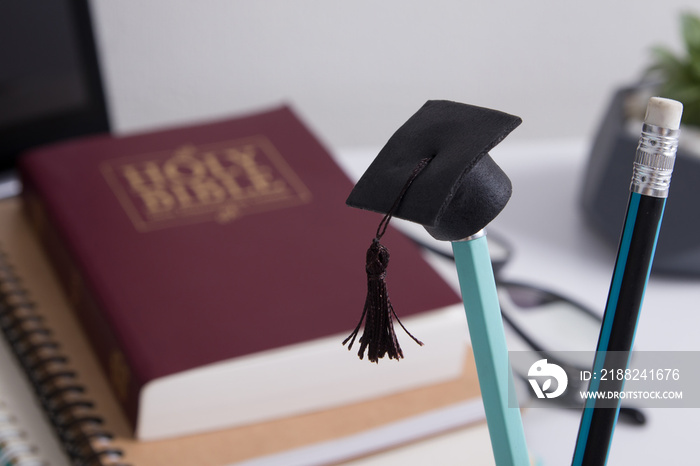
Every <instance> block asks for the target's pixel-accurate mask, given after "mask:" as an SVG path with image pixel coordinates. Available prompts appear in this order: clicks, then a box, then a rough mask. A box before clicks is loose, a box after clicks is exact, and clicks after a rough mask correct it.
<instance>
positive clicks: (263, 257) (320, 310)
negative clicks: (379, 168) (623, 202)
mask: <svg viewBox="0 0 700 466" xmlns="http://www.w3.org/2000/svg"><path fill="white" fill-rule="evenodd" d="M20 174H21V177H22V183H23V189H24V191H23V197H24V201H25V202H24V203H25V205H26V211H27V213H28V215H29V218H30V219H31V222H32V225H33V226H34V228H35V230H36V231H37V233H38V235H39V237H40V238H41V241H42V244H43V245H44V247H45V249H46V251H47V253H48V255H49V256H50V257H51V259H52V262H53V264H54V267H55V270H56V271H57V275H58V277H59V278H60V280H61V283H62V285H63V287H64V290H65V292H66V294H67V296H68V297H69V299H70V302H71V303H72V308H73V310H74V312H75V314H76V316H77V318H78V320H79V321H80V323H81V325H82V326H83V328H84V330H85V332H86V334H87V336H88V338H89V341H90V343H91V346H92V349H93V350H94V352H95V355H96V356H97V358H98V361H99V363H100V365H101V367H102V369H103V371H104V372H105V374H106V376H107V378H108V379H109V381H110V385H111V388H112V390H113V392H114V394H115V395H116V398H117V399H118V400H119V402H120V404H121V406H122V407H123V409H124V411H125V414H126V417H127V418H128V419H129V421H130V423H131V426H132V428H133V429H134V433H135V436H136V438H137V439H140V440H154V439H164V438H171V437H176V436H182V435H188V434H193V433H199V432H205V431H212V430H216V429H223V428H227V427H232V426H242V425H248V424H251V423H256V422H264V421H269V420H271V419H279V418H283V417H286V416H294V415H299V414H302V413H308V412H314V411H319V410H323V409H328V408H331V407H337V406H341V405H344V404H349V403H354V402H358V401H362V400H368V399H371V398H375V397H379V396H382V395H387V394H391V393H396V392H400V391H402V390H408V389H411V388H416V387H419V386H426V385H429V384H434V383H437V382H440V381H446V380H451V379H455V378H457V377H459V375H460V373H461V372H462V369H463V367H464V361H465V359H464V358H465V353H466V350H467V346H468V344H467V340H466V339H467V331H466V324H465V323H464V316H463V310H462V309H461V301H460V299H459V296H458V295H457V294H456V293H455V292H454V291H453V289H452V288H450V287H449V286H448V285H447V284H446V283H445V282H444V281H443V280H442V278H441V277H440V276H439V275H438V274H437V273H436V272H435V271H434V270H433V269H432V268H431V267H430V266H429V265H428V264H427V263H426V262H425V260H424V259H423V257H422V256H421V251H420V250H419V249H418V248H417V247H416V246H415V245H414V244H413V243H412V242H411V241H410V240H409V239H407V238H406V237H404V236H402V235H401V234H399V233H398V232H397V231H391V232H390V233H389V234H387V235H386V236H385V240H386V242H387V243H388V246H389V248H390V250H391V252H392V258H391V263H390V264H389V268H388V272H387V275H388V276H387V283H388V289H389V293H390V296H391V301H392V303H393V306H394V308H395V309H396V312H397V313H398V314H399V316H400V317H401V318H402V322H403V323H404V325H406V327H407V328H409V330H410V331H411V333H413V334H414V335H416V336H417V337H418V338H420V339H421V340H422V341H423V342H424V343H425V346H424V347H418V346H417V345H414V344H413V342H412V341H410V339H404V340H403V341H404V343H403V345H402V346H403V349H404V353H405V359H402V360H401V361H398V362H397V361H389V360H381V361H380V362H379V364H378V365H376V364H370V363H369V362H367V361H360V360H359V359H358V358H357V356H356V355H355V352H354V351H352V352H348V351H347V349H346V348H345V347H343V346H342V345H341V342H342V340H343V339H344V338H345V336H347V335H348V334H349V333H350V331H351V330H352V329H353V328H354V326H355V324H356V323H357V320H358V319H359V316H360V314H361V311H362V308H363V304H364V299H365V295H366V275H365V271H364V255H365V251H366V249H367V246H368V245H369V242H370V241H371V238H369V237H368V232H372V231H373V230H374V229H375V228H376V225H377V224H378V222H379V220H380V219H379V218H378V216H377V215H376V214H372V213H368V212H362V211H358V210H357V209H350V208H348V207H346V206H345V204H344V202H345V198H346V197H347V194H348V193H349V192H350V190H351V189H352V183H351V181H350V180H349V179H348V178H347V177H346V176H345V174H344V173H343V172H342V170H341V169H340V168H339V167H338V165H336V163H335V161H334V160H333V158H332V157H331V156H330V155H329V153H328V151H327V150H326V149H325V148H324V147H323V145H322V144H321V143H320V142H319V141H318V140H317V139H316V137H315V136H314V135H313V134H312V133H311V132H310V131H309V130H308V129H307V128H306V127H305V125H304V124H303V123H302V122H301V121H300V120H299V118H297V117H296V116H295V114H294V113H293V112H292V110H291V109H290V108H288V107H280V108H277V109H273V110H269V111H265V112H261V113H258V114H254V115H248V116H245V117H240V118H232V119H227V120H224V121H218V122H213V123H206V124H199V125H193V126H187V127H180V128H175V129H168V130H161V131H157V132H150V133H145V134H140V135H132V136H128V137H113V136H109V135H102V136H94V137H89V138H85V139H79V140H74V141H69V142H63V143H59V144H56V145H52V146H47V147H43V148H39V149H36V150H34V151H32V152H30V153H28V154H26V155H25V156H24V157H22V159H21V162H20ZM370 236H371V235H370ZM403 337H404V336H402V335H399V338H400V339H402V338H403Z"/></svg>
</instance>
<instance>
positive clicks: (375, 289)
mask: <svg viewBox="0 0 700 466" xmlns="http://www.w3.org/2000/svg"><path fill="white" fill-rule="evenodd" d="M430 160H431V158H424V159H422V160H421V161H420V162H419V163H418V165H416V167H415V169H414V170H413V173H412V174H411V176H410V178H409V179H408V181H407V182H406V184H405V185H404V187H403V189H402V190H401V193H400V194H399V196H398V197H397V198H396V200H395V201H394V204H393V205H392V206H391V209H389V212H387V214H386V215H385V216H384V218H383V219H382V221H381V222H379V226H378V227H377V234H376V236H375V237H374V239H373V240H372V244H371V245H370V247H369V249H368V250H367V261H366V264H365V270H366V271H367V298H366V299H365V307H364V309H363V311H362V317H360V322H359V323H358V324H357V327H355V330H353V331H352V333H351V334H350V335H349V336H348V337H347V338H346V339H345V340H344V341H343V345H345V344H346V343H348V341H349V342H350V344H349V345H348V350H350V349H352V345H353V343H354V342H355V338H356V337H357V335H358V333H359V332H360V328H361V327H362V322H363V321H364V323H365V328H364V332H363V333H362V336H361V337H360V350H359V351H358V353H357V355H358V356H359V357H360V359H363V357H364V354H365V351H366V352H367V358H368V359H369V360H370V362H379V358H383V357H384V356H385V355H389V358H390V359H401V358H403V351H402V350H401V345H399V341H398V339H397V338H396V332H395V331H394V319H396V322H398V323H399V325H400V326H401V328H402V329H403V330H404V332H406V334H407V335H408V336H410V337H411V338H412V339H413V341H415V342H416V343H418V344H419V345H421V346H423V342H421V341H420V340H418V339H417V338H416V337H414V336H413V335H411V333H410V332H409V331H408V330H406V327H404V325H403V324H402V323H401V320H400V319H399V316H397V315H396V312H395V311H394V307H393V306H392V305H391V300H389V293H388V291H387V288H386V269H387V266H388V265H389V250H388V249H387V248H386V247H385V246H384V245H383V244H381V243H380V242H379V240H380V239H381V238H382V236H384V233H386V229H387V227H388V226H389V221H390V220H391V217H392V216H393V214H394V211H395V210H396V209H397V208H398V206H399V204H400V203H401V200H402V199H403V197H404V195H405V194H406V191H408V188H409V187H410V186H411V183H413V180H414V179H415V178H416V177H417V176H418V174H419V173H420V172H421V171H422V170H423V168H425V166H426V165H427V164H428V162H430Z"/></svg>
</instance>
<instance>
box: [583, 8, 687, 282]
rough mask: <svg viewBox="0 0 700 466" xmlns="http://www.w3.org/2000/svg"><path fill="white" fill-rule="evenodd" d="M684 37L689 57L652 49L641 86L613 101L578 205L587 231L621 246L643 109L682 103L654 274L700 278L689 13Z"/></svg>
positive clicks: (684, 17) (622, 91) (593, 150)
mask: <svg viewBox="0 0 700 466" xmlns="http://www.w3.org/2000/svg"><path fill="white" fill-rule="evenodd" d="M681 29H682V35H683V39H684V43H685V51H684V52H685V54H684V55H681V56H677V55H674V54H673V53H672V52H670V51H669V50H668V49H666V48H665V47H655V48H653V49H652V53H653V59H654V62H653V63H652V65H651V66H650V67H649V68H648V70H647V72H646V73H645V77H644V80H643V81H642V82H641V83H639V84H637V85H634V86H630V87H626V88H622V89H619V90H617V92H615V94H614V95H613V98H612V100H611V102H610V104H609V106H608V109H607V111H606V113H605V116H604V118H603V121H602V123H601V125H600V127H599V129H598V131H597V133H596V134H595V137H594V141H593V145H592V148H591V153H590V156H589V160H588V166H587V169H586V173H585V175H584V180H583V185H582V187H583V190H582V196H581V201H582V207H583V213H584V216H585V218H586V220H587V221H588V222H589V224H590V225H591V226H592V227H593V229H594V230H596V231H598V232H599V233H601V234H602V235H603V237H604V238H606V240H607V241H608V242H609V243H610V244H612V245H613V246H616V245H617V242H618V241H619V237H620V231H621V228H622V222H623V220H624V213H625V209H626V203H627V199H628V197H629V183H630V180H631V176H632V164H633V162H634V156H635V150H636V146H637V143H638V141H639V135H640V131H641V126H642V120H643V119H644V112H645V109H646V103H647V101H648V99H649V97H650V96H652V95H658V96H662V97H668V98H671V99H674V100H678V101H680V102H682V103H683V106H684V110H683V120H682V125H681V138H680V143H679V148H678V154H677V157H676V163H675V168H674V172H673V179H672V182H671V194H670V195H669V198H668V201H667V203H666V212H665V213H664V223H663V226H662V228H661V233H660V237H659V242H658V245H657V249H656V255H655V258H654V271H655V272H666V273H676V274H693V275H700V17H698V16H696V15H694V14H691V13H684V14H683V15H682V16H681Z"/></svg>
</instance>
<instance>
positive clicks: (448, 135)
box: [343, 100, 522, 362]
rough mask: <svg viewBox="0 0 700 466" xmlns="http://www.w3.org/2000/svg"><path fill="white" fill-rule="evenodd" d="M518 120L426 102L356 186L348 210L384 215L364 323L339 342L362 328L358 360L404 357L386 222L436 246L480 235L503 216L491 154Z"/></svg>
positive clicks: (504, 192) (503, 198)
mask: <svg viewBox="0 0 700 466" xmlns="http://www.w3.org/2000/svg"><path fill="white" fill-rule="evenodd" d="M521 122H522V120H520V118H518V117H516V116H513V115H509V114H507V113H503V112H499V111H496V110H491V109H488V108H482V107H475V106H473V105H466V104H461V103H457V102H449V101H444V100H431V101H428V102H427V103H426V104H425V105H423V107H421V109H420V110H418V112H416V114H415V115H413V116H412V117H411V118H409V120H408V121H407V122H406V123H404V124H403V126H401V127H400V128H399V129H398V130H397V131H396V133H394V135H393V136H392V137H391V138H390V139H389V141H388V142H387V143H386V145H385V146H384V148H383V149H382V150H381V151H380V152H379V155H377V157H376V158H375V159H374V162H372V164H371V165H370V166H369V168H368V169H367V171H366V172H365V174H364V175H362V178H360V180H359V181H358V182H357V184H356V185H355V188H354V189H353V190H352V192H351V193H350V196H349V197H348V199H347V204H348V205H349V206H351V207H359V208H361V209H366V210H371V211H375V212H381V213H383V214H385V215H384V218H383V219H382V220H381V222H380V223H379V227H378V228H377V233H376V236H375V238H374V240H373V241H372V244H371V245H370V247H369V249H368V250H367V258H366V260H367V262H366V265H365V269H366V272H367V298H366V299H365V306H364V310H363V312H362V317H361V318H360V322H359V323H358V324H357V327H355V330H353V332H352V333H351V334H350V335H349V336H348V337H347V338H346V339H345V341H343V344H345V343H348V342H349V343H350V344H349V345H348V349H350V348H351V347H352V344H353V342H354V341H355V338H356V337H357V335H358V334H359V331H360V327H361V326H362V324H363V322H364V333H363V334H362V337H360V350H359V351H358V355H359V356H360V359H362V357H363V356H364V354H365V351H366V352H367V355H368V359H369V360H370V361H372V362H378V360H379V358H382V357H384V356H385V355H388V356H389V358H392V359H400V358H402V357H403V352H402V351H401V346H400V345H399V343H398V340H397V338H396V334H395V333H394V326H393V319H394V318H396V320H397V321H398V323H399V324H400V325H401V327H403V324H401V321H400V320H399V319H398V316H397V315H396V313H395V312H394V308H393V306H392V305H391V301H390V300H389V294H388V292H387V289H386V282H385V276H386V268H387V265H388V263H389V251H388V250H387V248H386V247H384V246H383V245H382V244H381V243H380V242H379V240H380V239H381V237H382V236H383V235H384V233H385V232H386V227H387V225H388V224H389V221H390V220H391V218H392V217H399V218H403V219H406V220H410V221H413V222H416V223H420V224H421V225H423V226H424V227H425V228H426V229H427V230H428V232H429V233H430V234H431V235H433V236H434V237H435V238H437V239H440V240H449V241H456V240H460V239H464V238H467V237H469V236H472V235H474V234H475V233H477V232H479V230H481V229H483V228H484V227H485V226H486V225H487V224H488V223H489V222H491V220H493V219H494V218H495V217H496V216H497V215H498V214H499V212H500V211H501V210H503V208H504V207H505V205H506V203H507V202H508V199H510V195H511V191H512V189H511V184H510V180H509V179H508V177H507V176H506V174H505V173H503V171H502V170H501V169H500V168H499V167H498V165H496V163H495V162H494V161H493V160H492V159H491V157H490V156H489V155H488V152H489V151H490V150H491V149H492V148H493V147H494V146H496V144H498V143H499V142H501V141H502V140H503V138H505V137H506V136H507V135H508V134H509V133H510V132H511V131H513V130H514V129H515V128H516V127H517V126H518V125H519V124H520V123H521ZM404 330H406V329H405V327H404ZM407 333H408V331H407ZM408 335H409V336H411V338H413V339H414V340H415V341H416V342H417V343H419V344H421V345H422V343H421V342H420V341H419V340H418V339H416V338H415V337H414V336H413V335H411V334H410V333H409V334H408Z"/></svg>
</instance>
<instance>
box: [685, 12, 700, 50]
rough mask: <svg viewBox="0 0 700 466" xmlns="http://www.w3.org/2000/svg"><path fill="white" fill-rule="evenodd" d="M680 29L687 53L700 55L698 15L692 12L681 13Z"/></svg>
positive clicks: (699, 23)
mask: <svg viewBox="0 0 700 466" xmlns="http://www.w3.org/2000/svg"><path fill="white" fill-rule="evenodd" d="M681 30H682V33H683V40H684V41H685V46H686V49H687V51H688V54H689V55H691V56H696V57H698V56H700V17H698V16H696V15H693V14H692V13H683V14H682V15H681Z"/></svg>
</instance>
